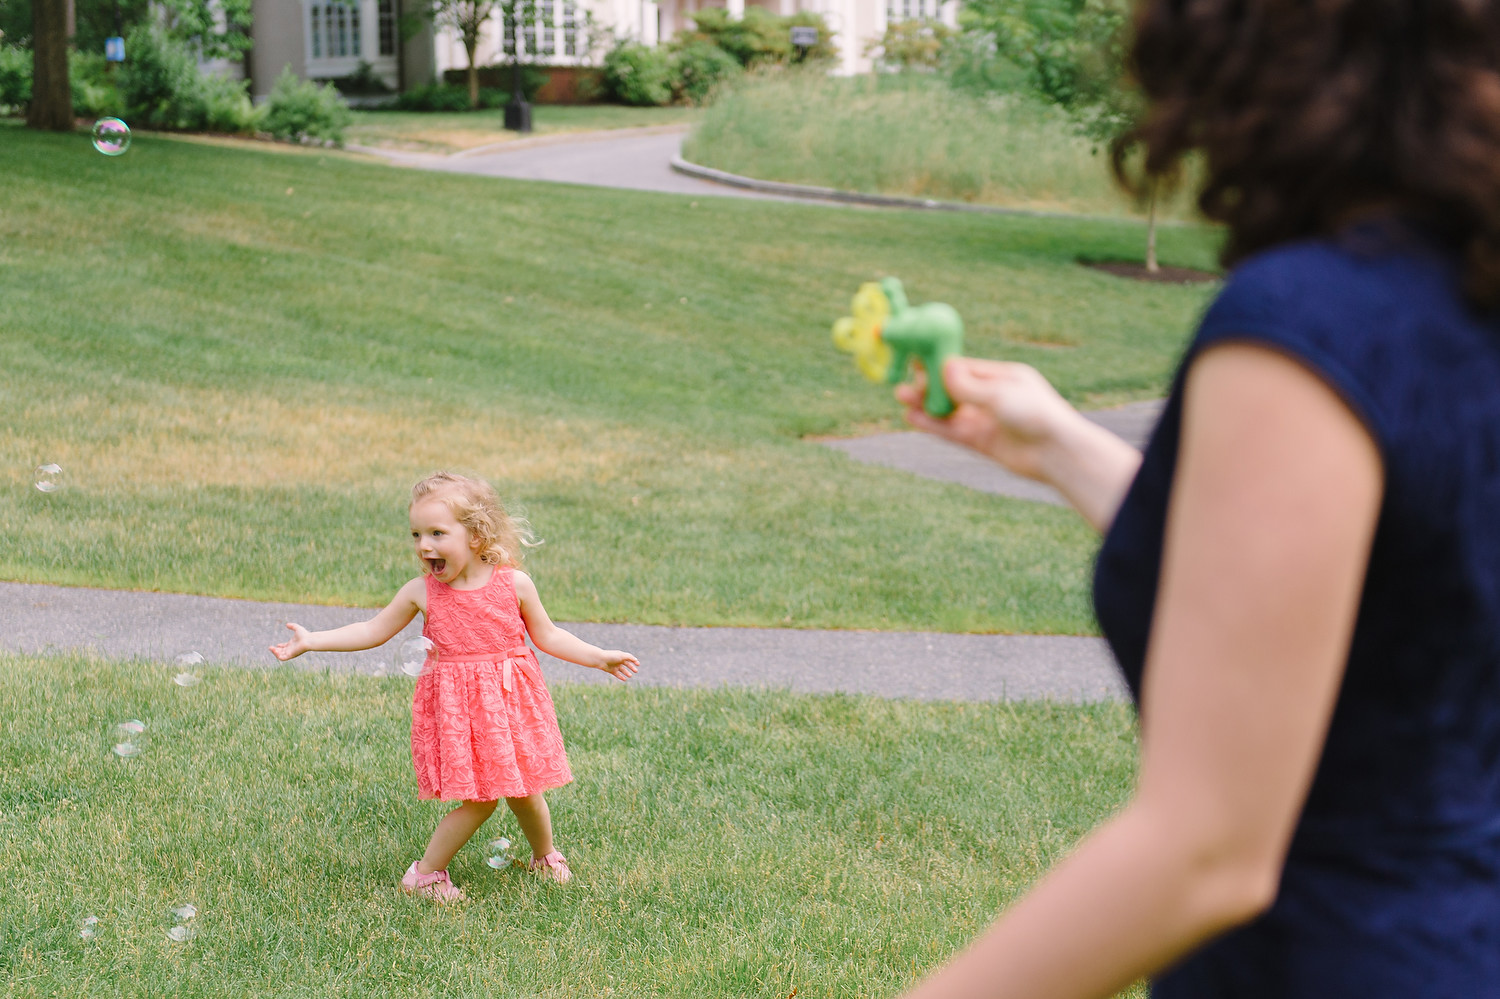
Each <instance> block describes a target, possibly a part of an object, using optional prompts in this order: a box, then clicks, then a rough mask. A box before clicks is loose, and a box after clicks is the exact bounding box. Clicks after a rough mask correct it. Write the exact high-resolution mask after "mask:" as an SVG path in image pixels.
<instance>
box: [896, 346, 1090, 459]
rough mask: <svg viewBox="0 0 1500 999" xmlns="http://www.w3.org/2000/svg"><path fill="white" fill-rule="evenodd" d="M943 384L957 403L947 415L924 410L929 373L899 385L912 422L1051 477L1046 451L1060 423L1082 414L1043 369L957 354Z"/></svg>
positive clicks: (945, 370)
mask: <svg viewBox="0 0 1500 999" xmlns="http://www.w3.org/2000/svg"><path fill="white" fill-rule="evenodd" d="M943 385H944V386H945V387H946V388H947V389H948V394H949V395H950V396H951V397H952V398H953V402H954V405H955V407H956V408H955V409H954V411H953V414H952V415H951V416H949V417H947V418H946V419H937V418H936V417H933V416H929V415H928V414H927V413H926V412H924V411H923V409H922V399H923V396H924V395H925V394H926V392H927V376H926V374H925V373H922V372H919V373H918V374H917V378H916V380H915V381H914V382H911V383H908V384H903V385H900V386H898V387H897V388H896V398H897V400H898V401H900V402H901V404H902V405H904V406H906V421H907V422H908V423H910V424H911V425H912V426H914V427H916V428H917V429H918V430H925V431H926V432H927V433H930V434H933V435H935V436H938V437H942V438H945V439H946V440H950V441H953V442H954V443H956V444H962V445H964V446H965V447H969V448H972V449H974V450H975V451H978V452H979V453H980V454H983V455H986V456H987V457H989V458H992V459H993V460H995V461H997V462H999V463H1000V464H1002V465H1004V466H1005V467H1006V468H1008V469H1010V470H1011V471H1012V472H1015V473H1016V474H1017V475H1024V476H1026V477H1027V478H1029V479H1037V480H1039V481H1042V482H1046V481H1048V477H1047V475H1046V474H1045V471H1044V466H1045V461H1046V452H1047V450H1048V449H1049V448H1050V447H1051V446H1052V445H1053V444H1054V442H1055V441H1056V439H1057V436H1058V431H1059V428H1061V427H1062V426H1064V425H1066V424H1067V423H1068V422H1069V421H1070V420H1072V419H1079V418H1080V417H1079V416H1078V412H1077V410H1075V409H1074V408H1073V407H1072V406H1070V405H1068V402H1067V400H1065V399H1064V398H1063V397H1062V396H1060V395H1058V394H1057V390H1056V389H1054V388H1053V387H1052V385H1051V383H1049V382H1048V381H1047V379H1046V378H1044V377H1042V374H1041V372H1039V371H1037V370H1036V369H1035V368H1033V367H1031V366H1030V365H1029V364H1016V363H1012V362H1005V361H983V360H978V359H975V358H971V357H954V358H951V359H949V361H948V363H947V364H945V365H943Z"/></svg>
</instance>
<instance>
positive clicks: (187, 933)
mask: <svg viewBox="0 0 1500 999" xmlns="http://www.w3.org/2000/svg"><path fill="white" fill-rule="evenodd" d="M167 939H168V940H171V941H172V942H173V943H187V942H188V941H189V940H191V939H193V928H192V927H191V926H182V925H178V926H174V927H172V928H171V929H170V930H168V931H167Z"/></svg>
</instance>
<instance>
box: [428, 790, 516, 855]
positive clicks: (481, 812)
mask: <svg viewBox="0 0 1500 999" xmlns="http://www.w3.org/2000/svg"><path fill="white" fill-rule="evenodd" d="M538 797H540V795H539V796H538ZM498 804H500V803H499V802H498V801H466V802H464V803H463V804H462V805H459V806H458V807H457V808H455V809H454V810H453V811H451V812H449V813H448V814H447V815H444V816H443V821H441V822H439V823H438V825H437V828H436V829H434V830H433V831H432V838H431V839H429V840H428V841H427V852H426V853H424V854H422V859H421V860H419V861H417V870H418V871H420V872H421V873H423V874H431V873H432V872H433V871H446V870H447V869H448V862H449V861H451V860H452V859H453V855H454V854H456V853H458V851H459V848H461V847H462V846H463V845H464V844H465V843H467V842H468V841H469V838H470V837H471V836H473V835H474V834H475V833H476V832H478V831H479V827H480V826H482V825H484V820H485V819H487V818H489V817H490V815H491V814H493V813H494V811H495V806H496V805H498ZM511 807H512V808H514V807H515V806H514V805H512V806H511ZM522 828H523V829H524V828H525V824H524V823H523V824H522Z"/></svg>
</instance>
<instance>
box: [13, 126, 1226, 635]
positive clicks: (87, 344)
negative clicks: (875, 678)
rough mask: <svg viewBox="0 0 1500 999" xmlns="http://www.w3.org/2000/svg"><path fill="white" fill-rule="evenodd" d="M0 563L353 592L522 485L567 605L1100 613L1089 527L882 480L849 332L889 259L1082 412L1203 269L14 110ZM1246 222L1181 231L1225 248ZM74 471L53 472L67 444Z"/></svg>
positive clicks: (1146, 379)
mask: <svg viewBox="0 0 1500 999" xmlns="http://www.w3.org/2000/svg"><path fill="white" fill-rule="evenodd" d="M0 176H3V177H5V197H4V199H3V203H0V329H3V330H4V336H3V337H0V578H6V579H13V580H24V581H33V582H55V583H63V584H70V585H87V586H107V587H126V588H140V589H160V590H170V591H179V592H191V593H203V594H217V595H224V596H239V597H248V598H257V599H277V600H292V601H322V602H338V603H347V604H357V605H371V604H380V603H383V602H384V601H385V600H387V599H389V597H390V595H391V594H392V593H393V592H394V591H395V589H396V588H397V586H398V585H399V583H400V582H401V581H403V580H404V579H406V578H409V577H410V576H411V575H412V574H414V571H415V566H414V564H413V563H412V561H411V559H410V556H409V554H408V552H407V544H406V541H405V535H406V528H405V512H404V511H405V495H406V492H407V490H408V489H409V487H410V484H411V483H412V482H413V481H415V479H417V478H418V477H419V476H421V475H423V474H425V473H427V472H428V471H430V470H432V469H434V468H438V467H456V468H460V469H463V470H467V471H471V472H475V473H478V474H481V475H485V476H487V477H490V478H492V479H493V480H494V481H495V482H496V483H497V484H498V486H499V487H500V489H501V491H502V493H503V494H504V495H505V496H507V497H509V498H510V499H511V500H513V501H515V502H517V503H519V504H520V505H521V506H522V507H524V508H525V510H526V512H527V513H529V515H530V517H531V519H532V522H533V523H534V524H535V526H536V527H537V529H538V530H539V532H540V534H541V535H542V536H543V537H544V538H546V539H547V544H546V545H545V546H544V547H543V548H541V549H540V550H539V551H538V552H537V554H536V555H535V556H534V558H533V560H532V562H531V563H530V567H531V569H532V571H533V573H534V574H535V576H536V577H537V579H538V583H539V586H540V588H541V592H542V594H543V596H544V598H545V599H546V601H547V603H548V606H549V609H550V610H551V611H552V612H553V614H554V616H556V617H558V618H560V619H563V620H607V621H631V622H637V623H672V624H691V625H713V624H743V625H791V626H798V627H811V626H818V627H847V628H885V629H934V630H950V631H1019V632H1043V633H1046V632H1058V633H1088V632H1091V631H1093V629H1094V623H1093V620H1092V615H1091V612H1090V610H1089V604H1088V599H1087V577H1088V572H1089V564H1090V560H1091V557H1092V553H1093V551H1094V548H1095V545H1096V541H1095V539H1094V538H1093V537H1092V535H1091V534H1090V532H1089V531H1088V529H1087V528H1085V527H1084V526H1083V525H1082V524H1081V522H1079V521H1078V520H1077V519H1076V518H1075V517H1074V516H1073V515H1072V514H1071V513H1069V512H1066V511H1063V510H1059V509H1055V508H1052V507H1048V506H1042V505H1038V504H1030V503H1025V502H1022V501H1015V500H1009V499H1004V498H998V497H992V496H987V495H981V494H976V493H973V492H970V491H968V490H966V489H963V488H960V487H957V486H949V485H943V484H938V483H932V482H928V481H924V480H920V479H917V478H915V477H912V476H908V475H905V474H901V473H896V472H891V471H887V470H881V469H876V468H871V467H867V466H861V465H858V464H856V463H854V462H852V461H851V460H849V459H847V458H846V457H844V456H842V455H840V454H837V453H833V452H831V451H830V450H829V449H827V448H824V447H821V446H819V445H817V444H815V443H811V442H809V441H807V440H805V439H804V438H805V437H807V436H808V435H820V434H851V433H856V432H860V431H862V430H868V429H876V428H887V427H890V426H892V420H893V418H894V417H895V413H896V410H895V407H894V405H893V404H892V402H891V400H890V397H889V394H888V392H887V391H886V390H885V389H882V388H878V387H875V386H871V385H870V384H868V383H866V382H864V381H862V380H861V379H860V378H859V377H858V375H857V374H856V373H855V371H854V368H853V365H852V364H851V363H850V362H849V359H848V357H847V355H843V354H840V353H838V352H836V351H835V350H833V349H832V347H831V344H830V342H829V333H828V330H829V325H830V323H831V322H832V320H833V319H834V318H836V317H837V316H839V315H841V314H842V313H843V312H845V311H846V310H847V308H848V302H849V297H850V296H851V294H852V293H853V292H854V290H855V288H856V287H857V286H858V285H859V284H860V283H861V282H862V281H865V280H868V279H871V278H873V277H877V276H879V275H882V274H897V275H900V276H901V277H902V278H904V279H905V281H906V283H907V287H908V289H909V291H910V293H911V295H912V297H913V298H914V300H916V301H925V300H941V301H947V302H950V303H951V304H953V305H954V306H955V307H957V308H958V310H959V311H960V312H961V313H962V314H963V315H964V316H965V319H966V322H967V323H968V328H969V331H970V340H969V346H970V350H971V352H972V353H976V354H980V355H987V356H1001V357H1009V358H1014V359H1018V360H1023V361H1027V362H1030V363H1033V364H1036V365H1037V366H1038V367H1040V368H1041V369H1042V370H1043V371H1044V372H1045V373H1046V374H1047V375H1048V376H1050V377H1051V378H1053V379H1054V380H1055V381H1056V383H1057V384H1058V386H1059V387H1060V388H1061V389H1062V391H1063V392H1064V393H1065V394H1066V395H1067V396H1068V397H1069V398H1070V399H1072V400H1074V401H1075V402H1078V403H1080V404H1091V405H1098V404H1108V403H1117V402H1123V401H1126V400H1130V399H1139V398H1144V397H1149V396H1154V395H1157V394H1159V393H1161V392H1162V391H1163V390H1164V388H1165V386H1166V384H1167V381H1168V379H1169V376H1170V372H1171V367H1172V363H1173V358H1174V355H1175V353H1176V351H1177V349H1178V348H1179V346H1180V345H1181V344H1182V342H1183V341H1184V338H1185V337H1186V335H1187V333H1188V331H1189V329H1190V327H1191V325H1192V323H1193V321H1194V318H1195V315H1196V313H1197V312H1198V310H1199V309H1200V308H1201V307H1202V305H1203V303H1204V302H1205V301H1206V299H1207V296H1208V295H1209V294H1210V291H1211V289H1207V288H1204V287H1202V286H1199V287H1191V288H1188V287H1177V286H1162V285H1141V284H1136V283H1132V282H1129V281H1124V280H1120V279H1117V278H1113V277H1110V276H1107V275H1104V274H1100V273H1097V272H1094V271H1091V270H1087V269H1084V268H1081V267H1079V266H1077V265H1076V264H1075V263H1074V260H1075V258H1076V257H1078V256H1080V255H1089V256H1095V257H1109V256H1128V255H1130V254H1132V253H1134V252H1136V251H1138V249H1139V247H1140V244H1141V240H1142V229H1141V227H1140V226H1139V225H1138V224H1137V223H1134V222H1130V221H1123V220H1122V221H1119V222H1104V223H1101V222H1088V221H1082V220H1080V221H1055V220H1037V219H1026V218H994V217H983V218H981V217H963V216H954V215H947V214H938V213H931V214H929V213H910V212H908V213H901V212H876V211H864V210H850V209H844V208H837V207H824V206H816V205H792V204H779V203H759V202H751V201H746V200H741V199H733V198H707V199H701V200H698V201H692V200H689V199H687V198H683V197H675V196H668V195H653V194H645V193H630V192H619V191H606V190H596V189H588V188H581V187H571V186H561V185H558V186H553V185H545V184H533V183H515V182H508V181H501V180H494V179H487V178H474V177H464V176H449V175H440V174H430V173H419V172H416V171H411V170H399V169H392V168H387V167H383V166H379V165H373V164H368V163H364V162H360V161H357V160H355V159H354V158H351V157H345V156H342V155H337V154H331V153H318V152H313V151H304V150H296V149H291V150H288V147H277V151H274V152H273V151H269V150H264V149H260V148H256V147H253V146H252V147H249V148H245V147H234V148H227V147H222V146H213V145H206V144H202V143H189V142H181V141H174V140H171V139H167V138H161V137H156V136H150V135H146V136H141V137H139V138H138V139H137V140H136V142H135V145H134V146H133V147H132V148H131V150H130V152H129V153H128V154H127V155H125V156H123V157H119V158H118V159H108V158H105V157H102V156H99V155H97V154H96V153H94V152H93V151H92V149H91V148H90V146H89V143H88V139H87V137H86V136H82V135H75V136H55V135H41V134H36V133H32V132H29V131H26V130H24V129H20V128H17V127H13V126H0ZM1215 239H1216V236H1215V235H1214V234H1213V233H1212V232H1210V231H1207V230H1203V229H1197V228H1176V229H1172V230H1169V231H1165V232H1163V233H1162V256H1163V261H1164V262H1166V263H1173V264H1182V265H1189V266H1200V267H1201V266H1208V265H1210V264H1211V261H1212V254H1213V251H1214V243H1215ZM49 461H50V462H57V463H59V464H61V465H62V466H63V467H64V469H65V482H66V485H65V487H64V488H63V489H62V490H61V491H59V492H57V493H53V494H51V495H44V494H41V493H39V492H37V491H36V490H34V489H33V488H32V487H31V480H32V476H31V470H32V468H33V467H34V466H36V465H37V464H39V463H42V462H49Z"/></svg>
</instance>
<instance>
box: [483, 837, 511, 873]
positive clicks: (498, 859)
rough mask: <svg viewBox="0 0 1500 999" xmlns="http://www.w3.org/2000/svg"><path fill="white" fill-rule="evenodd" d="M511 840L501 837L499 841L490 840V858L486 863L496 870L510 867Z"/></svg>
mask: <svg viewBox="0 0 1500 999" xmlns="http://www.w3.org/2000/svg"><path fill="white" fill-rule="evenodd" d="M509 850H510V840H508V839H506V838H505V837H504V836H501V837H500V838H499V839H492V840H490V854H491V856H490V858H489V859H488V860H486V861H485V863H486V864H489V865H490V866H491V867H493V868H494V869H495V870H497V871H498V870H500V869H502V868H505V867H509V866H510V853H509V852H508V851H509Z"/></svg>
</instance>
